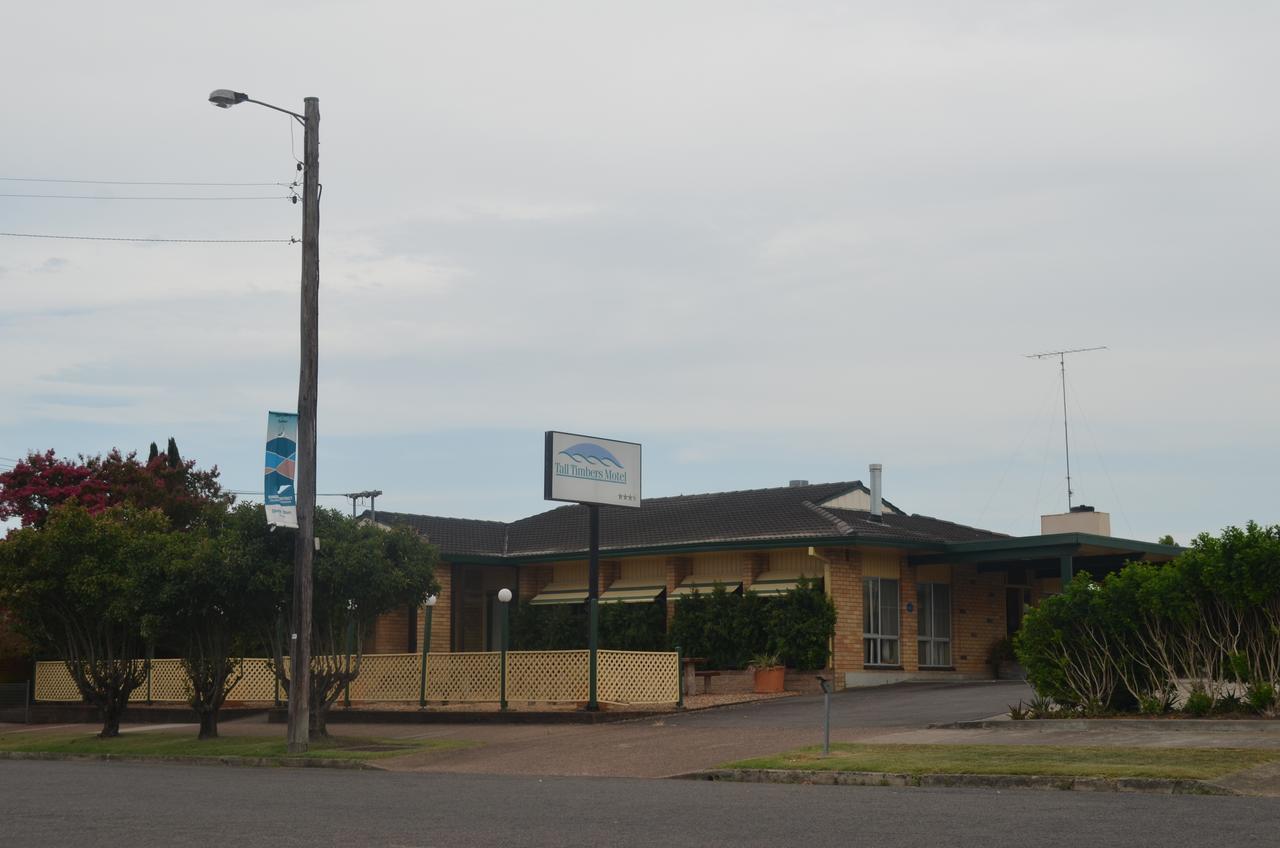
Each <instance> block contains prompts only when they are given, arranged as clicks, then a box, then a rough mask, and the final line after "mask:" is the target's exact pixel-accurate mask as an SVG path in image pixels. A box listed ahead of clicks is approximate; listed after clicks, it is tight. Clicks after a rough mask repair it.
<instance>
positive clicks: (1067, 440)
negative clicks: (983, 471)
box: [1026, 345, 1108, 512]
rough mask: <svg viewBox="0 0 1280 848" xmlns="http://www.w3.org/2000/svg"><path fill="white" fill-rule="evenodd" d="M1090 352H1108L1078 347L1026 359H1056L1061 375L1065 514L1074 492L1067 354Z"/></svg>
mask: <svg viewBox="0 0 1280 848" xmlns="http://www.w3.org/2000/svg"><path fill="white" fill-rule="evenodd" d="M1092 350H1108V348H1107V346H1106V345H1102V346H1101V347H1078V348H1075V349H1074V350H1048V351H1045V352H1044V353H1029V354H1027V355H1026V356H1027V359H1052V358H1053V357H1055V356H1056V357H1058V369H1059V373H1060V374H1061V375H1062V444H1063V447H1064V448H1065V449H1066V454H1067V512H1070V511H1071V496H1072V495H1074V494H1075V492H1073V491H1071V436H1070V434H1069V433H1068V430H1067V354H1068V353H1088V352H1089V351H1092Z"/></svg>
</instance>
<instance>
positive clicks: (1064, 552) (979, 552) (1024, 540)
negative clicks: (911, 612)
mask: <svg viewBox="0 0 1280 848" xmlns="http://www.w3.org/2000/svg"><path fill="white" fill-rule="evenodd" d="M1085 547H1091V548H1100V549H1101V550H1098V551H1089V552H1085V551H1083V550H1082V548H1085ZM1182 550H1183V549H1182V548H1180V547H1178V546H1177V545H1158V544H1156V543H1154V542H1139V541H1137V540H1136V539H1118V538H1115V537H1113V536H1097V535H1095V534H1093V533H1050V534H1048V535H1045V536H1019V537H1018V538H1015V539H995V540H992V541H983V542H952V543H951V544H949V545H948V546H947V549H946V552H945V553H939V554H918V555H915V556H909V557H907V562H908V563H909V564H911V565H932V564H945V563H963V562H1016V561H1018V560H1033V559H1057V558H1059V557H1063V556H1073V557H1097V556H1125V555H1130V554H1133V555H1136V556H1135V557H1134V558H1140V557H1141V556H1144V555H1147V556H1153V557H1155V558H1156V559H1157V561H1160V560H1164V559H1173V558H1174V557H1176V556H1177V555H1178V554H1180V553H1182Z"/></svg>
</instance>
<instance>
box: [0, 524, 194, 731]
mask: <svg viewBox="0 0 1280 848" xmlns="http://www.w3.org/2000/svg"><path fill="white" fill-rule="evenodd" d="M170 542H171V539H170V535H169V523H168V520H167V519H166V518H165V517H164V515H162V514H161V513H159V512H158V511H154V510H140V509H137V508H135V507H133V506H130V505H124V506H119V507H113V508H111V509H108V510H106V511H102V512H98V513H93V512H91V511H90V510H89V509H87V508H86V507H83V506H81V505H79V504H78V503H75V502H70V503H66V504H63V505H62V506H59V507H57V508H55V509H53V510H52V511H51V512H50V513H49V514H48V516H47V517H46V519H45V520H44V523H43V526H42V527H40V528H36V527H24V528H21V529H18V530H14V531H12V532H10V534H9V535H8V537H7V538H6V539H5V541H4V542H3V543H0V602H2V603H3V604H4V605H5V606H7V607H8V608H9V610H10V612H11V614H12V616H13V618H14V620H15V622H16V624H17V625H18V629H19V630H20V632H21V633H22V634H23V635H24V636H26V637H27V638H28V639H30V640H31V641H32V642H33V643H35V644H36V645H40V646H44V647H47V648H49V649H51V650H52V651H53V652H55V654H56V655H57V656H58V657H59V658H61V659H62V661H63V662H64V663H65V664H66V667H67V671H68V672H69V673H70V674H71V678H72V680H74V681H75V684H76V687H77V688H78V689H79V691H80V694H81V695H82V696H83V697H84V699H85V700H86V701H88V702H89V703H91V704H93V705H95V706H96V707H98V709H99V710H100V711H101V714H102V732H101V734H100V735H102V736H103V737H111V736H116V735H118V734H119V731H120V717H121V715H122V713H123V712H124V709H125V706H126V705H127V703H128V701H129V695H130V694H131V693H132V692H133V690H134V689H136V688H138V686H139V685H141V684H142V682H143V681H144V680H145V679H146V673H147V667H146V666H147V663H146V661H145V660H144V659H143V651H142V649H143V645H144V644H145V640H146V639H147V638H149V637H150V636H152V635H153V633H154V630H155V627H156V623H157V622H156V619H155V616H154V612H153V610H152V608H151V606H150V604H151V600H152V599H153V598H154V597H155V595H156V589H157V587H156V585H155V583H154V582H153V580H151V579H149V578H150V577H151V576H153V575H155V574H157V573H159V567H160V564H161V563H162V562H163V561H164V559H165V558H166V557H167V556H168V555H169V553H170Z"/></svg>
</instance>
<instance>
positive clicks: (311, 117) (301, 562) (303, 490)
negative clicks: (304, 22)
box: [288, 97, 320, 754]
mask: <svg viewBox="0 0 1280 848" xmlns="http://www.w3.org/2000/svg"><path fill="white" fill-rule="evenodd" d="M303 102H304V103H305V104H306V105H305V108H304V109H303V112H304V122H305V123H304V126H305V127H306V131H305V135H304V140H303V148H304V153H303V165H302V357H301V358H302V362H301V367H300V368H299V371H298V468H297V473H298V477H297V481H298V482H297V486H298V535H297V543H296V545H295V546H294V554H293V637H292V644H291V646H290V648H291V650H290V653H289V657H290V665H291V666H292V669H291V673H290V675H289V745H288V748H289V753H290V754H303V753H306V751H307V741H308V738H309V733H310V728H311V704H310V700H311V564H312V560H313V558H314V556H315V538H316V523H315V519H316V395H317V384H318V382H319V380H318V372H319V367H320V341H319V332H320V100H319V98H316V97H307V98H305V99H304V101H303Z"/></svg>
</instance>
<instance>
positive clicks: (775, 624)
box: [758, 579, 836, 670]
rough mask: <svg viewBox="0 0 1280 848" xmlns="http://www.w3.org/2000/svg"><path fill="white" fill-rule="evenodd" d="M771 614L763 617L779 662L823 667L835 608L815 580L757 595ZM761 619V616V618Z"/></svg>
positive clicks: (834, 624)
mask: <svg viewBox="0 0 1280 848" xmlns="http://www.w3.org/2000/svg"><path fill="white" fill-rule="evenodd" d="M758 600H759V601H763V602H764V604H765V605H766V606H767V607H772V611H771V612H772V615H769V616H768V617H767V618H764V621H765V622H767V628H766V629H767V631H768V633H769V634H770V636H771V638H770V642H771V644H772V645H773V646H774V647H776V648H777V652H778V653H779V654H780V655H781V657H782V662H783V663H784V664H785V665H787V666H789V667H791V668H799V669H806V670H809V669H818V668H826V667H827V657H828V656H829V654H830V649H831V637H832V636H834V635H835V630H836V608H835V605H834V604H833V603H832V602H831V599H830V598H828V597H827V596H826V594H825V593H824V592H823V591H822V590H821V589H820V588H818V584H817V581H812V580H807V579H805V580H801V581H800V585H799V586H797V587H796V588H795V589H793V590H791V591H790V592H787V593H786V594H784V595H781V596H779V597H776V598H768V599H765V598H760V599H758ZM762 618H763V617H762Z"/></svg>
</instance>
